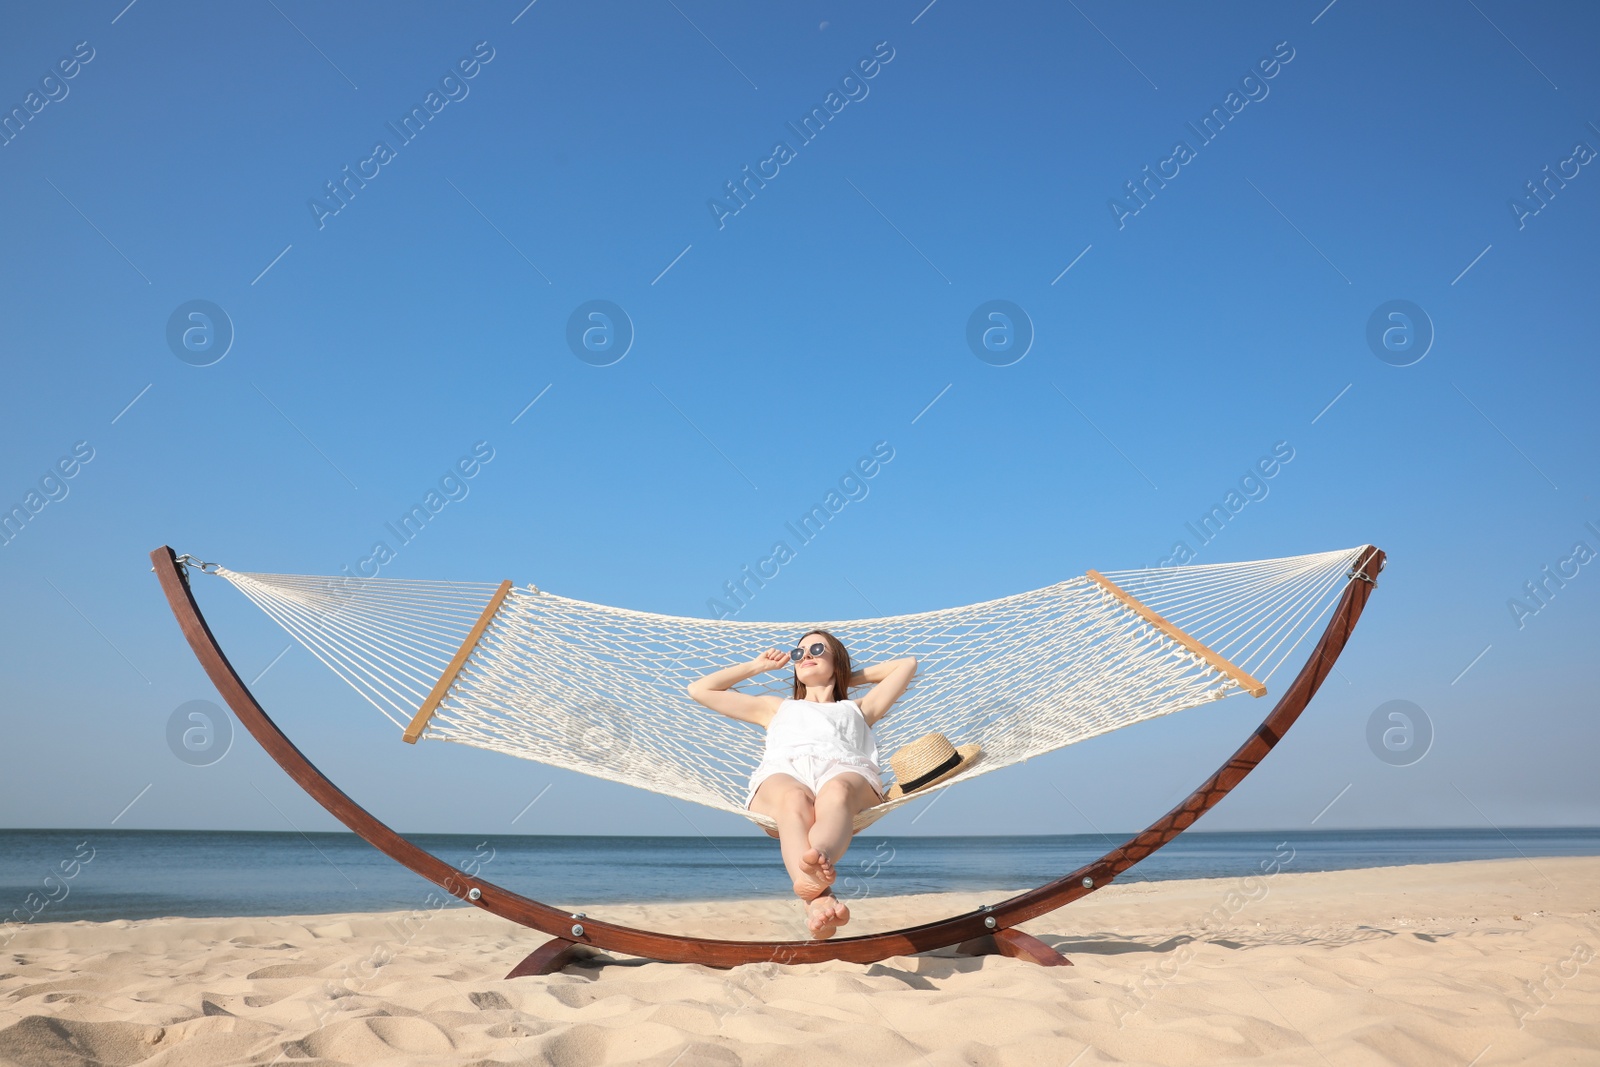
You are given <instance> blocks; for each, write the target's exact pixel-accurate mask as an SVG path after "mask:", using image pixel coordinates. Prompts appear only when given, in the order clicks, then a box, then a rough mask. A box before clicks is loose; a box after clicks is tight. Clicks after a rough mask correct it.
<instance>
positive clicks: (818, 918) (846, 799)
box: [806, 772, 881, 938]
mask: <svg viewBox="0 0 1600 1067" xmlns="http://www.w3.org/2000/svg"><path fill="white" fill-rule="evenodd" d="M880 799H881V798H880V797H879V796H878V791H877V790H876V789H874V788H873V787H872V786H871V785H870V784H869V783H868V782H867V780H866V779H865V778H863V777H861V775H859V774H854V773H850V772H846V773H844V774H840V775H837V776H835V777H833V778H830V779H828V780H827V781H826V782H823V783H822V785H821V786H819V787H818V789H817V799H816V804H815V816H814V819H813V822H812V825H811V834H810V843H811V847H812V848H814V849H816V850H817V852H818V853H820V854H821V855H822V856H823V857H824V858H825V859H826V861H827V864H828V867H829V872H830V873H832V868H833V865H834V864H837V863H838V862H839V860H840V859H842V858H843V857H844V854H845V850H846V849H848V848H849V847H850V839H851V837H853V836H854V835H855V826H854V824H855V817H856V813H857V812H860V811H862V810H864V809H866V808H870V807H871V806H872V805H874V804H876V803H878V801H879V800H880ZM830 881H831V879H830ZM849 921H850V909H849V908H848V907H846V906H845V903H844V901H842V900H839V899H838V898H836V897H834V896H833V895H832V894H831V893H829V894H827V895H825V896H819V897H817V898H816V899H814V900H813V901H811V903H810V904H808V905H807V907H806V925H807V926H809V927H810V928H811V934H812V936H813V937H819V938H826V937H832V936H833V935H834V934H835V933H836V932H837V931H838V928H839V927H841V926H843V925H844V924H845V923H847V922H849Z"/></svg>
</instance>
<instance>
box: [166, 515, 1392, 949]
mask: <svg viewBox="0 0 1600 1067" xmlns="http://www.w3.org/2000/svg"><path fill="white" fill-rule="evenodd" d="M150 561H151V563H153V564H154V565H155V566H154V569H155V572H156V575H157V577H159V578H160V580H161V588H162V591H163V592H164V593H165V594H166V598H167V604H168V606H169V607H171V609H172V613H173V615H174V616H175V617H176V618H177V620H178V624H179V626H180V627H182V629H183V635H184V637H185V638H187V639H188V642H189V647H190V648H191V649H192V650H193V652H194V654H195V658H196V659H198V660H199V661H200V664H201V666H202V667H204V668H205V671H206V674H207V675H208V676H210V678H211V681H212V684H214V685H215V686H216V687H217V691H218V693H219V694H220V695H221V696H222V699H223V700H224V701H226V702H227V705H228V707H230V708H232V709H233V713H234V714H235V715H237V716H238V718H239V722H240V723H241V724H243V726H244V727H245V729H247V730H249V731H250V734H251V736H252V737H254V738H255V739H256V741H257V742H259V743H260V745H261V747H262V748H263V749H265V750H266V752H267V754H268V755H269V756H271V757H272V758H273V759H274V760H275V761H276V762H277V764H278V766H280V767H282V768H283V770H284V772H285V773H286V774H288V775H289V777H290V778H292V779H294V781H295V783H296V784H297V785H299V786H300V788H301V789H304V790H305V791H306V793H307V794H308V795H310V797H311V798H312V799H313V800H315V801H317V803H319V804H321V805H322V806H323V807H324V808H326V809H327V810H328V812H329V813H330V814H332V815H333V816H334V817H335V818H336V819H338V820H339V821H340V822H342V823H344V824H345V825H346V826H348V827H349V828H350V829H351V830H353V831H355V832H356V833H357V834H359V835H361V837H363V838H365V839H366V841H367V842H368V843H369V844H371V845H372V846H373V847H374V848H376V849H378V850H379V851H380V852H382V853H384V854H385V855H387V856H388V857H389V858H390V859H392V860H394V861H395V862H396V863H399V864H400V865H401V866H403V867H407V868H409V869H410V870H412V871H415V872H416V873H417V874H419V875H421V876H422V877H424V878H426V879H427V880H428V881H430V882H432V883H433V884H434V885H437V886H439V887H440V888H442V889H443V890H444V891H445V892H447V893H449V894H451V895H452V896H455V897H458V898H460V899H461V900H464V901H467V902H468V903H471V904H473V905H475V906H476V907H479V908H482V909H484V910H485V911H487V912H490V913H492V914H494V915H498V916H500V917H501V918H503V919H509V920H511V921H512V922H515V923H520V924H521V925H523V926H527V927H531V928H532V929H535V930H542V931H543V932H544V933H546V934H547V935H549V936H550V937H551V938H553V939H554V940H552V941H549V942H547V943H546V944H544V945H543V946H542V947H541V948H539V949H537V950H535V951H534V952H533V953H532V954H531V955H530V956H529V957H528V958H527V959H526V960H524V961H523V962H522V963H521V964H519V965H518V966H517V967H516V968H514V969H513V970H512V972H511V974H509V975H507V977H508V978H509V977H517V976H521V975H528V974H546V973H549V972H550V971H551V970H554V969H559V968H560V967H562V966H565V965H566V964H567V963H569V962H572V961H575V960H576V959H578V958H580V957H581V956H583V955H585V954H588V953H590V952H593V951H594V950H596V949H602V950H606V951H610V952H622V953H626V954H628V955H630V956H640V957H644V958H646V959H654V960H661V961H663V962H670V963H699V964H704V965H706V966H710V967H736V966H738V965H740V964H743V963H822V962H824V961H827V960H848V961H850V962H853V963H873V962H875V961H877V960H884V959H888V958H890V957H892V956H908V955H913V954H915V953H918V952H928V951H932V950H935V949H949V948H955V949H956V950H957V951H958V952H960V951H966V952H968V953H973V952H1000V953H1003V954H1005V955H1008V956H1012V957H1014V958H1017V959H1023V960H1030V961H1032V962H1035V963H1040V964H1044V965H1046V966H1061V965H1062V964H1063V963H1064V962H1065V959H1064V957H1062V956H1061V954H1060V953H1059V952H1057V951H1056V950H1055V949H1053V948H1051V947H1050V946H1048V945H1046V944H1045V943H1044V942H1042V941H1040V940H1039V939H1037V938H1034V937H1031V936H1029V935H1027V934H1025V933H1023V932H1022V931H1020V930H1017V929H1015V927H1016V926H1018V925H1020V924H1021V923H1024V922H1027V921H1028V920H1029V919H1034V918H1037V917H1038V916H1040V915H1044V914H1046V913H1047V912H1051V911H1054V910H1055V909H1057V908H1059V907H1061V906H1062V905H1064V904H1070V903H1071V902H1072V901H1074V900H1077V899H1078V898H1080V897H1083V896H1087V895H1088V894H1089V893H1092V892H1094V891H1095V890H1097V889H1101V888H1103V887H1105V886H1106V885H1108V884H1110V883H1111V881H1112V880H1113V879H1115V878H1116V877H1117V876H1118V875H1120V874H1121V873H1122V872H1124V871H1126V870H1127V869H1128V868H1129V867H1132V866H1133V865H1134V864H1136V863H1138V862H1139V861H1140V860H1143V859H1144V858H1146V857H1147V856H1149V855H1150V854H1151V853H1153V852H1155V851H1156V850H1157V849H1159V848H1160V847H1161V846H1163V845H1165V844H1166V843H1167V842H1169V841H1171V840H1172V839H1173V838H1175V837H1177V836H1178V835H1179V834H1180V833H1182V832H1183V831H1184V830H1187V829H1188V828H1189V827H1190V826H1192V825H1193V824H1194V822H1195V820H1196V819H1198V818H1200V816H1202V815H1204V814H1205V813H1206V812H1207V811H1210V810H1211V808H1213V807H1214V806H1216V804H1217V803H1218V802H1219V801H1220V800H1221V799H1222V798H1223V797H1225V796H1227V794H1228V792H1229V791H1230V790H1232V789H1233V788H1234V786H1236V785H1238V784H1239V783H1240V782H1241V781H1243V780H1244V777H1245V776H1246V775H1247V774H1249V773H1250V772H1251V771H1252V770H1254V769H1255V767H1256V765H1257V764H1259V763H1260V762H1261V760H1262V759H1264V758H1265V757H1266V755H1267V753H1268V752H1270V751H1271V750H1272V748H1273V746H1275V745H1276V744H1277V743H1278V741H1279V739H1280V738H1282V737H1283V735H1284V733H1286V732H1287V731H1288V729H1289V727H1291V726H1293V725H1294V723H1295V720H1296V719H1298V718H1299V717H1300V713H1301V712H1302V711H1304V710H1305V707H1306V705H1307V704H1308V703H1309V702H1310V700H1311V698H1312V696H1313V695H1315V693H1316V692H1317V690H1318V689H1319V688H1320V687H1321V685H1322V683H1323V681H1324V680H1325V679H1326V678H1327V676H1328V674H1329V673H1330V672H1331V671H1332V670H1333V664H1334V661H1335V660H1337V659H1338V658H1339V653H1340V652H1341V651H1342V650H1343V649H1344V647H1345V644H1346V643H1347V642H1348V641H1349V639H1350V634H1351V631H1352V630H1354V629H1355V625H1356V621H1357V620H1358V619H1359V618H1360V617H1361V612H1362V609H1363V608H1364V607H1365V606H1366V603H1367V599H1368V598H1369V597H1370V596H1371V595H1372V590H1373V587H1374V582H1373V579H1376V578H1377V575H1378V571H1379V570H1380V569H1382V567H1383V562H1384V554H1383V552H1382V551H1380V550H1379V549H1376V548H1373V547H1372V546H1371V545H1368V546H1367V548H1366V550H1365V551H1364V552H1363V553H1362V555H1361V557H1360V558H1359V559H1358V560H1357V561H1356V564H1355V566H1354V568H1352V569H1353V571H1354V574H1353V575H1352V580H1351V581H1350V582H1348V583H1347V584H1346V586H1345V588H1344V592H1343V594H1342V595H1341V596H1340V598H1339V603H1338V604H1337V605H1336V606H1335V607H1334V609H1333V617H1332V618H1331V619H1329V620H1328V625H1327V628H1326V629H1325V630H1324V631H1323V633H1322V636H1321V638H1319V639H1318V641H1317V645H1316V648H1314V649H1313V650H1312V652H1311V656H1310V658H1309V659H1308V660H1307V661H1306V663H1305V665H1304V666H1302V667H1301V668H1300V673H1298V674H1297V675H1295V678H1294V681H1292V682H1291V683H1289V686H1288V688H1287V689H1285V690H1284V692H1283V695H1282V696H1280V697H1279V698H1278V702H1277V704H1275V705H1274V706H1273V709H1272V711H1271V712H1270V713H1269V714H1268V715H1267V717H1266V719H1265V720H1264V721H1263V722H1262V723H1261V725H1260V726H1259V727H1257V728H1256V729H1255V730H1254V731H1252V732H1251V733H1250V735H1249V736H1248V737H1247V738H1245V741H1244V744H1243V745H1241V746H1240V747H1239V749H1238V751H1236V752H1234V754H1233V755H1232V756H1230V757H1229V758H1228V760H1227V762H1226V763H1224V764H1223V765H1222V766H1221V767H1219V768H1218V769H1217V771H1216V773H1214V774H1212V775H1211V777H1210V778H1207V779H1206V780H1205V781H1204V782H1202V783H1201V784H1200V786H1199V788H1197V789H1196V790H1195V791H1194V792H1193V793H1191V794H1189V796H1188V798H1187V799H1185V800H1184V801H1183V802H1182V803H1181V804H1179V805H1178V806H1177V807H1175V808H1173V809H1172V810H1171V811H1169V812H1167V814H1165V815H1163V816H1162V817H1161V818H1159V819H1157V820H1156V821H1155V822H1154V823H1152V824H1151V825H1150V827H1149V828H1148V829H1146V830H1145V831H1144V832H1143V833H1141V834H1138V835H1136V836H1134V837H1132V838H1130V839H1129V840H1127V841H1126V842H1124V843H1123V844H1121V845H1119V846H1118V847H1116V848H1114V849H1112V850H1111V851H1110V852H1107V853H1106V854H1105V855H1104V856H1101V857H1100V858H1099V859H1097V860H1095V861H1093V862H1092V863H1088V864H1085V865H1084V866H1082V867H1079V868H1078V869H1077V870H1075V871H1071V872H1069V873H1067V874H1064V875H1062V876H1061V877H1060V878H1057V879H1056V880H1054V881H1052V882H1047V883H1045V884H1044V885H1041V886H1039V887H1038V888H1037V889H1031V890H1029V891H1028V892H1026V893H1021V894H1019V895H1017V896H1014V897H1012V898H1010V899H1009V900H1005V901H1002V902H1001V903H999V904H996V905H994V906H993V907H984V908H980V909H977V910H975V911H969V912H964V913H962V914H960V915H952V916H950V917H949V918H945V919H939V920H935V921H934V922H929V923H923V924H922V925H920V926H911V927H907V928H905V929H902V930H891V931H888V932H886V933H881V934H867V935H863V936H858V937H838V938H833V939H831V940H828V941H728V940H720V939H716V938H705V937H687V936H683V935H680V934H667V933H661V932H658V931H655V930H641V929H638V928H637V927H628V926H620V925H617V924H616V923H609V922H604V921H601V920H597V919H594V918H590V917H584V916H577V915H571V914H568V913H567V912H565V911H562V910H560V909H557V908H553V907H551V906H550V905H548V904H541V903H540V902H539V901H537V900H533V899H531V898H529V897H525V896H522V895H520V894H518V893H515V892H513V891H511V890H509V889H504V888H502V887H500V886H498V885H495V884H494V883H493V882H490V881H487V880H485V879H483V878H480V877H477V876H475V875H474V876H469V875H467V874H465V873H463V872H462V871H460V870H458V869H457V868H455V867H453V866H451V865H450V864H448V863H446V862H445V861H444V860H441V859H440V858H439V857H437V856H435V855H433V853H431V852H428V851H427V850H425V849H423V848H420V847H418V846H417V845H415V844H413V843H411V842H410V841H408V840H407V839H405V838H404V837H402V836H400V835H399V834H398V833H396V832H395V831H394V830H393V829H391V828H390V827H389V826H387V825H386V824H384V823H383V822H382V821H381V820H379V819H378V818H377V817H376V816H374V815H373V814H372V813H371V812H369V811H367V810H366V809H365V808H363V807H362V806H361V805H360V804H357V803H356V802H355V800H354V799H353V798H351V797H350V795H349V794H347V793H345V792H344V791H343V790H341V789H340V788H339V787H338V786H336V785H334V784H333V782H332V781H330V780H329V779H328V777H327V776H326V775H324V774H323V773H322V772H321V771H320V770H318V769H317V767H316V765H315V764H313V763H312V762H311V761H310V760H309V759H307V758H306V757H305V754H304V753H302V752H301V751H300V750H299V749H298V748H296V747H295V745H294V743H293V742H292V741H290V740H289V738H288V737H287V736H285V734H284V733H283V731H282V730H281V729H279V727H278V725H277V723H275V722H273V721H272V719H271V717H270V716H268V715H267V713H266V711H265V710H264V709H263V708H262V707H261V705H260V704H259V703H258V702H257V701H256V698H255V696H254V694H252V693H251V692H250V690H249V688H248V687H247V686H246V685H245V683H244V680H243V679H241V678H240V677H239V673H238V672H237V671H235V670H234V669H233V665H232V664H231V663H229V662H228V657H227V656H226V655H225V654H224V653H223V651H222V648H221V646H219V645H218V644H217V640H216V637H215V636H214V635H213V634H212V633H211V628H210V626H208V625H207V624H206V620H205V616H203V615H202V614H201V613H200V606H199V604H198V603H196V602H195V599H194V592H193V590H191V589H190V588H189V575H188V572H186V571H185V570H184V568H183V565H182V564H180V563H179V562H178V557H177V554H176V553H174V552H173V551H172V549H170V548H167V547H165V546H163V547H162V548H158V549H156V550H155V551H154V552H152V553H150ZM1357 577H1364V578H1366V579H1367V580H1366V581H1356V580H1354V578H1357ZM480 636H481V635H480ZM578 919H581V920H582V921H581V922H575V921H574V920H578Z"/></svg>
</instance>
